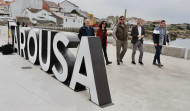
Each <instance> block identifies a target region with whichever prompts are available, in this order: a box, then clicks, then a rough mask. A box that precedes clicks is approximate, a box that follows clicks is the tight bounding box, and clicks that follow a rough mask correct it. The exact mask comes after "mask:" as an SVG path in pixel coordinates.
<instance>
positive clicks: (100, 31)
mask: <svg viewBox="0 0 190 111" xmlns="http://www.w3.org/2000/svg"><path fill="white" fill-rule="evenodd" d="M106 26H107V24H106V21H102V22H101V24H100V26H99V28H98V30H97V32H96V36H97V37H100V40H101V44H102V49H103V52H104V57H105V60H106V65H108V64H111V63H112V62H110V61H109V60H108V56H107V29H106Z"/></svg>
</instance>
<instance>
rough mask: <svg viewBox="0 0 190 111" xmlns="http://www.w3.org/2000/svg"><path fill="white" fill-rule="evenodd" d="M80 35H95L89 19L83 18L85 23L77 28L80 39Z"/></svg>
mask: <svg viewBox="0 0 190 111" xmlns="http://www.w3.org/2000/svg"><path fill="white" fill-rule="evenodd" d="M82 36H95V34H94V28H93V27H91V26H90V20H89V19H86V20H85V25H84V26H83V27H81V28H80V29H79V34H78V37H79V39H80V40H81V37H82Z"/></svg>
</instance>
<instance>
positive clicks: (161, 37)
mask: <svg viewBox="0 0 190 111" xmlns="http://www.w3.org/2000/svg"><path fill="white" fill-rule="evenodd" d="M153 41H154V46H155V49H156V53H155V56H154V60H153V65H158V67H162V66H163V65H162V64H161V62H160V54H161V51H162V47H163V45H166V42H167V43H168V46H169V45H170V42H169V38H168V31H167V28H166V22H165V20H162V21H161V23H160V26H159V27H156V28H155V30H154V32H153ZM156 60H157V62H158V64H157V63H156Z"/></svg>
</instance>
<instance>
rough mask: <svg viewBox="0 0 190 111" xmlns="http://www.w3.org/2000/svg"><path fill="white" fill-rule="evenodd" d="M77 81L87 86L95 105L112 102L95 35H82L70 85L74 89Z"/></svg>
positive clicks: (98, 43) (100, 50)
mask: <svg viewBox="0 0 190 111" xmlns="http://www.w3.org/2000/svg"><path fill="white" fill-rule="evenodd" d="M84 65H85V66H84ZM82 70H83V71H82ZM84 70H85V71H84ZM77 83H79V84H81V85H84V86H86V87H88V88H89V90H90V95H91V101H92V102H94V103H96V104H97V105H100V106H103V105H106V104H109V103H112V102H111V96H110V91H109V86H108V80H107V74H106V69H105V63H104V59H103V53H102V47H101V43H100V39H99V38H97V37H82V40H81V43H80V47H79V50H78V54H77V58H76V62H75V67H74V70H73V76H72V79H71V83H70V87H71V88H72V89H73V90H75V88H76V86H77Z"/></svg>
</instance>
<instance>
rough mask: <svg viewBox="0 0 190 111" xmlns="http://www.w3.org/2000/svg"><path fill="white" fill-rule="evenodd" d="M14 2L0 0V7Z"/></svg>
mask: <svg viewBox="0 0 190 111" xmlns="http://www.w3.org/2000/svg"><path fill="white" fill-rule="evenodd" d="M13 2H15V0H13V1H4V0H0V5H9V4H10V3H13Z"/></svg>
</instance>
